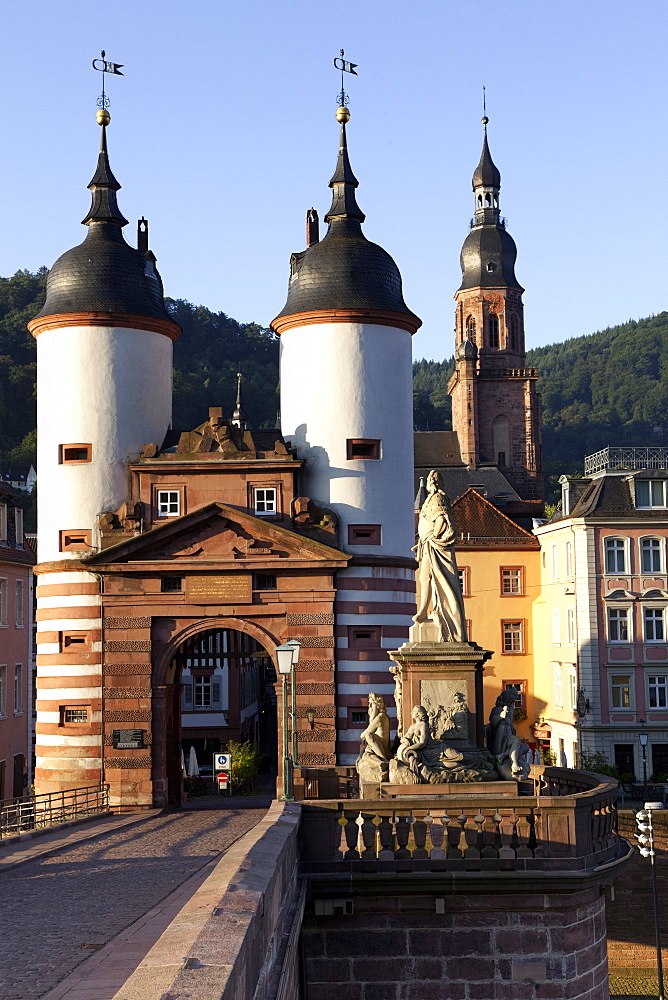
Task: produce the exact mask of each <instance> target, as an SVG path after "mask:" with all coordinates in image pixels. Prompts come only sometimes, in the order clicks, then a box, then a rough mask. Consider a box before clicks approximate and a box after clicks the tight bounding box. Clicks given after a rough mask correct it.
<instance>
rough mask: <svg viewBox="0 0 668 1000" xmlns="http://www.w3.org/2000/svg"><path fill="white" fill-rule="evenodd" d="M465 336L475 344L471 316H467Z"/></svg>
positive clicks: (473, 324)
mask: <svg viewBox="0 0 668 1000" xmlns="http://www.w3.org/2000/svg"><path fill="white" fill-rule="evenodd" d="M466 336H467V337H468V339H469V340H471V341H472V342H473V343H474V344H475V320H474V318H473V316H468V317H467V320H466Z"/></svg>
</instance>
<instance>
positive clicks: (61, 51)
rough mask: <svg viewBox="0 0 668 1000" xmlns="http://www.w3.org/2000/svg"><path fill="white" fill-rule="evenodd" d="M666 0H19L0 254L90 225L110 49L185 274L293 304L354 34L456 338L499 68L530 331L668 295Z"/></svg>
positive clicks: (140, 158) (12, 7) (230, 308)
mask: <svg viewBox="0 0 668 1000" xmlns="http://www.w3.org/2000/svg"><path fill="white" fill-rule="evenodd" d="M667 20H668V17H667V8H666V4H665V3H664V0H655V2H646V0H639V2H638V0H637V2H636V3H635V4H633V5H630V4H628V3H622V2H619V0H607V2H600V0H584V2H583V0H560V2H559V3H548V2H543V0H504V2H500V0H487V2H477V0H457V2H454V0H452V2H449V0H413V2H412V3H407V2H404V3H401V2H399V0H382V2H381V0H357V3H351V2H349V0H337V2H335V3H327V4H325V3H322V2H320V0H299V2H297V0H273V2H271V0H256V2H248V0H247V2H245V3H241V2H231V0H218V2H214V0H188V2H184V0H180V2H176V0H159V2H155V0H133V2H132V3H131V2H128V0H107V2H106V3H105V4H104V5H103V6H101V7H100V6H97V7H96V6H95V5H92V6H91V4H90V2H89V0H88V2H80V0H60V2H58V3H54V2H53V0H34V2H32V3H30V4H26V3H25V2H24V0H4V3H3V5H2V11H1V12H0V72H1V73H2V75H3V77H4V79H3V82H2V87H1V88H0V128H2V134H3V139H4V142H3V147H4V152H3V155H2V157H0V199H1V201H2V206H3V211H2V223H3V233H2V241H1V245H0V274H2V275H4V276H7V275H10V274H13V273H14V271H16V270H17V269H18V268H30V269H35V268H37V267H39V266H40V265H42V264H46V265H47V266H50V265H51V264H52V263H53V261H54V260H55V258H56V257H57V256H58V255H59V254H60V253H62V252H63V251H65V250H66V249H68V248H69V247H71V246H73V245H75V244H76V243H78V242H80V241H81V239H83V236H84V235H85V232H84V229H83V228H82V227H81V226H80V225H79V222H80V220H81V219H82V218H83V217H84V215H85V214H86V211H87V208H88V203H89V195H88V192H87V191H86V185H87V183H88V181H89V180H90V177H91V176H92V173H93V170H94V165H95V159H96V150H97V144H98V142H99V128H98V126H97V125H96V123H95V110H96V98H97V96H98V93H99V89H100V82H101V80H100V74H97V73H95V72H94V71H93V70H92V68H91V60H92V59H93V58H94V57H95V56H97V55H98V54H99V50H100V49H101V48H105V49H106V52H107V58H109V59H112V60H113V61H115V62H118V63H123V64H124V70H123V71H124V73H125V76H124V77H122V78H121V77H116V78H112V79H111V81H110V83H109V86H108V93H109V96H110V97H111V101H112V103H111V108H110V110H111V114H112V124H111V127H110V129H109V148H110V156H111V163H112V167H113V170H114V172H115V174H116V176H117V178H118V180H119V181H120V183H121V184H122V185H123V189H122V191H121V192H120V194H119V201H120V205H121V208H122V210H123V212H124V214H125V215H126V216H127V218H128V219H130V220H131V224H130V225H129V226H128V227H127V229H126V234H127V236H128V239H130V240H131V241H134V238H135V223H136V219H137V218H139V217H140V216H141V215H145V216H146V217H147V218H148V219H149V221H150V227H151V230H150V232H151V246H152V249H153V250H154V252H155V253H156V255H157V257H158V267H159V268H160V271H161V274H162V276H163V280H164V283H165V290H166V292H167V294H169V295H172V296H174V297H180V298H186V299H189V300H190V301H191V302H195V303H198V304H203V305H206V306H208V307H209V308H211V309H214V310H223V311H225V312H226V313H227V314H228V315H230V316H233V317H235V318H236V319H238V320H241V321H256V322H259V323H262V324H268V323H269V321H270V320H271V319H272V317H273V316H274V315H276V313H278V312H279V311H280V310H281V308H282V307H283V304H284V301H285V294H286V288H287V278H288V266H289V257H290V253H291V252H292V251H295V250H300V249H303V246H304V216H305V212H306V209H307V208H309V207H310V206H311V205H314V206H315V207H316V208H317V209H318V210H319V212H320V215H321V217H322V216H323V215H324V214H325V213H326V210H327V208H328V206H329V189H328V187H327V183H328V181H329V178H330V176H331V174H332V171H333V168H334V163H335V158H336V150H337V128H338V126H337V125H336V122H335V120H334V112H335V110H336V101H335V97H336V94H337V91H338V89H339V86H340V78H339V76H338V74H337V73H336V72H335V70H334V68H333V67H332V59H333V57H334V56H335V55H336V54H337V53H338V50H339V48H341V47H343V48H344V49H345V50H346V55H347V57H349V58H350V59H352V60H353V61H354V62H356V63H358V64H359V69H358V74H359V75H358V77H357V78H355V77H348V78H347V83H348V86H347V90H348V93H349V95H350V108H351V112H352V119H351V123H350V126H349V130H348V134H349V148H350V154H351V160H352V165H353V169H354V170H355V173H356V175H357V177H358V179H359V181H360V187H359V190H358V201H359V204H360V206H361V207H362V209H363V211H364V212H365V213H366V215H367V221H366V224H365V232H366V235H367V237H368V238H369V239H371V240H374V241H375V242H377V243H380V244H381V245H382V246H384V247H385V248H386V249H387V250H388V251H389V252H390V253H391V254H392V255H393V256H394V258H395V260H396V261H397V263H398V265H399V267H400V269H401V272H402V275H403V279H404V293H405V298H406V301H407V303H408V305H409V306H410V308H412V309H413V310H414V311H415V312H417V313H418V315H419V316H421V317H422V319H423V321H424V326H423V329H422V330H421V331H420V332H419V333H418V334H417V335H416V337H415V338H414V353H415V357H416V358H419V357H423V356H426V357H430V358H436V359H441V358H444V357H446V356H449V355H450V354H451V353H452V329H453V306H454V304H453V301H452V296H453V293H454V291H455V290H456V288H457V286H458V284H459V280H460V270H459V251H460V248H461V244H462V241H463V239H464V237H465V236H466V233H467V227H468V220H469V218H470V216H471V214H472V208H473V198H472V193H471V186H470V181H471V174H472V172H473V169H474V168H475V166H476V163H477V161H478V158H479V155H480V145H481V135H482V126H481V125H480V117H481V113H482V109H481V90H482V85H483V84H485V85H486V87H487V98H488V102H487V107H488V114H489V118H490V125H489V139H490V146H491V150H492V155H493V157H494V159H495V161H496V163H497V166H498V167H499V169H500V170H501V174H502V188H501V209H502V212H503V214H504V215H505V216H506V217H507V219H508V228H509V231H510V232H511V233H512V235H513V236H514V238H515V240H516V242H517V245H518V260H517V268H516V272H517V276H518V278H519V280H520V282H521V283H522V284H523V285H524V287H525V288H526V293H525V297H524V298H525V305H526V329H527V343H528V345H530V346H534V345H538V344H544V343H553V342H555V341H561V340H564V339H566V338H568V337H572V336H577V335H579V334H582V333H590V332H593V331H594V330H597V329H601V328H604V327H606V326H608V325H612V324H615V323H618V322H623V321H625V320H626V319H628V318H629V317H633V318H639V317H642V316H646V315H649V314H651V313H655V312H659V311H661V310H663V309H665V308H666V306H667V304H666V291H665V290H666V280H665V272H666V239H665V231H666V205H667V204H668V195H666V193H665V188H666V184H665V180H664V174H665V163H666V159H667V156H666V153H667V150H666V127H665V105H666V79H667V76H668V70H667V68H666V59H665V40H666V28H667V23H666V22H667Z"/></svg>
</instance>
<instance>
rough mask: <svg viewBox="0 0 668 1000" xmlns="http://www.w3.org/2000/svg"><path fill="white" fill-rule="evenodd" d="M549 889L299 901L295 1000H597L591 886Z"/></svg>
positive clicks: (601, 972)
mask: <svg viewBox="0 0 668 1000" xmlns="http://www.w3.org/2000/svg"><path fill="white" fill-rule="evenodd" d="M465 879H466V876H465V875H464V876H463V879H462V881H465ZM555 890H556V891H555V892H551V893H549V894H545V893H543V894H531V893H520V892H518V891H517V887H516V886H515V889H514V891H513V892H510V893H506V892H502V891H498V892H496V893H487V894H470V895H469V894H464V893H462V894H461V895H460V894H450V895H446V896H440V897H439V896H438V895H434V894H433V883H432V886H430V892H429V893H425V894H419V895H418V894H414V895H408V894H406V895H395V896H384V897H381V896H373V895H371V892H372V890H371V889H370V893H369V895H364V896H355V898H354V899H351V900H350V901H348V903H347V906H348V908H349V909H352V913H349V914H347V915H346V914H342V913H339V914H335V915H330V916H316V915H315V908H314V906H313V904H309V906H308V907H307V912H306V915H305V918H304V923H303V928H302V941H303V948H304V955H305V959H306V979H307V985H306V993H305V1000H331V998H332V997H333V996H345V997H346V1000H444V998H447V1000H458V998H461V1000H476V998H478V1000H497V998H498V1000H534V998H539V997H540V998H541V1000H576V998H577V1000H607V998H608V996H609V993H608V974H607V960H606V941H605V912H604V908H605V899H604V896H603V894H602V892H601V889H600V888H599V887H598V886H597V887H595V888H590V889H587V890H584V891H580V892H559V887H558V886H556V885H555ZM336 902H338V903H339V908H340V909H341V908H345V905H346V901H344V900H338V901H335V903H336ZM327 908H328V907H327V901H324V900H323V901H320V905H319V909H320V910H322V909H325V910H326V909H327Z"/></svg>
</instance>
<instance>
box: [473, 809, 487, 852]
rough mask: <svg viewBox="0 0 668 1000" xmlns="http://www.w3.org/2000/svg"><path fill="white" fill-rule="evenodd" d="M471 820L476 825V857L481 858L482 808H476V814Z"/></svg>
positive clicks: (483, 842) (482, 836)
mask: <svg viewBox="0 0 668 1000" xmlns="http://www.w3.org/2000/svg"><path fill="white" fill-rule="evenodd" d="M473 822H474V823H475V824H476V826H477V827H478V831H477V833H476V838H475V840H476V850H477V852H478V857H479V858H481V857H482V856H483V851H484V849H485V834H484V832H483V828H484V824H485V817H484V816H483V814H482V809H478V814H477V815H476V816H474V817H473Z"/></svg>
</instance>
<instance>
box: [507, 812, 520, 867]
mask: <svg viewBox="0 0 668 1000" xmlns="http://www.w3.org/2000/svg"><path fill="white" fill-rule="evenodd" d="M510 822H511V824H512V826H511V834H510V845H509V846H510V850H511V852H512V853H511V855H510V857H511V858H516V857H517V852H518V850H519V846H520V838H519V836H518V834H517V824H518V822H519V819H518V817H517V815H516V814H515V813H513V815H512V817H511V819H510Z"/></svg>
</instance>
